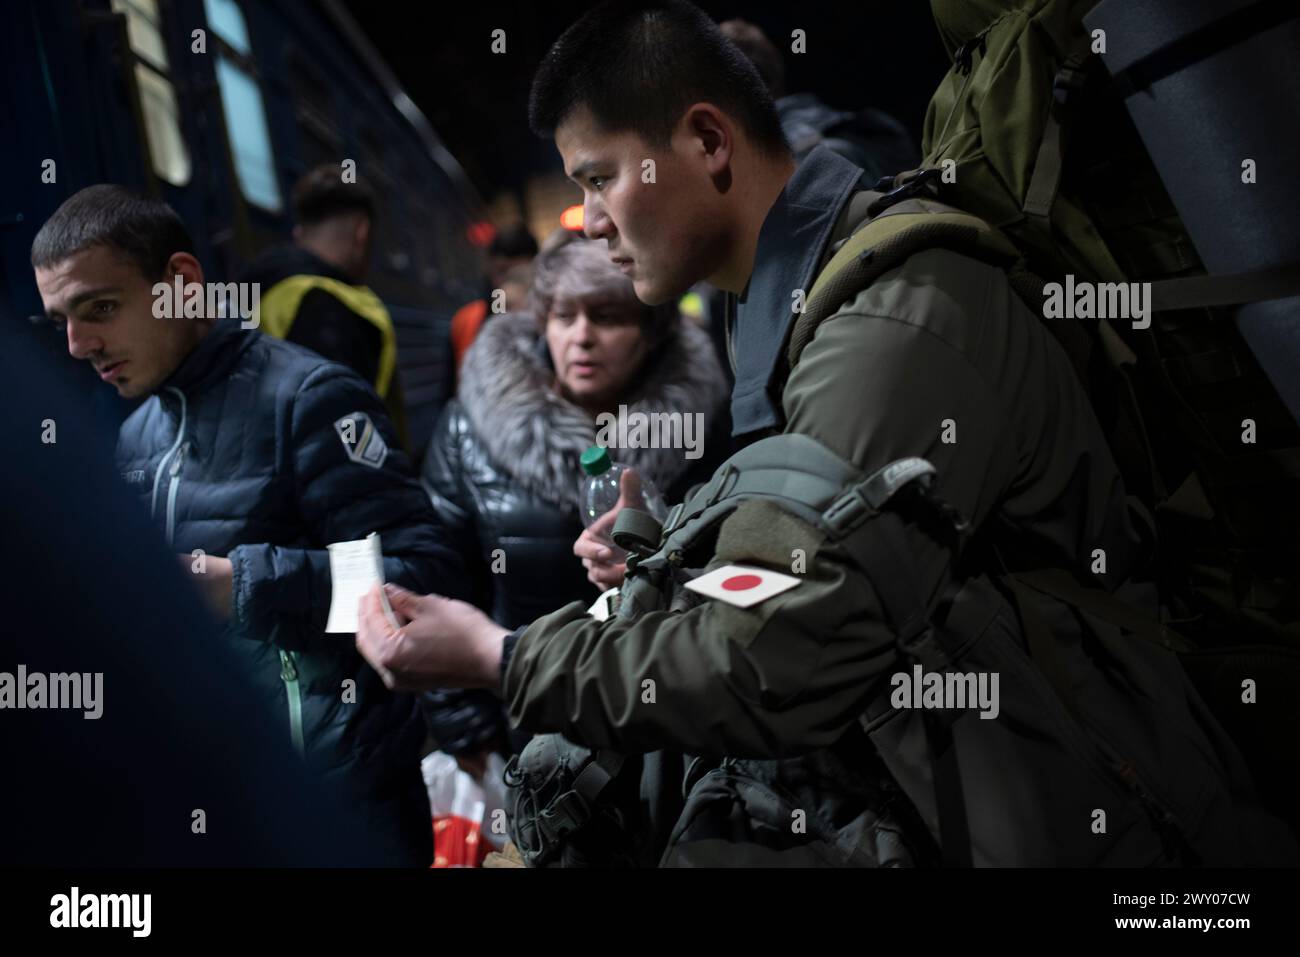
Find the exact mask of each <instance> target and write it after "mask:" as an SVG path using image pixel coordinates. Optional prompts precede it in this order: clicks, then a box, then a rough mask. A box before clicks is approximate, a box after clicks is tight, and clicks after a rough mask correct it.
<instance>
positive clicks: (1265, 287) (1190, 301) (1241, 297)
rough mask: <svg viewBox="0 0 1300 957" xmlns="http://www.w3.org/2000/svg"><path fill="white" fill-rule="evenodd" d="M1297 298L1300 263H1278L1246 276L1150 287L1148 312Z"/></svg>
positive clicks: (1188, 278) (1188, 279)
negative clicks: (1149, 310)
mask: <svg viewBox="0 0 1300 957" xmlns="http://www.w3.org/2000/svg"><path fill="white" fill-rule="evenodd" d="M1292 296H1300V263H1282V264H1281V265H1278V266H1270V267H1268V268H1267V269H1256V270H1252V271H1250V272H1235V273H1225V274H1220V275H1206V276H1183V277H1180V278H1178V279H1161V280H1158V281H1155V282H1152V283H1151V298H1150V303H1151V311H1152V312H1171V311H1173V310H1176V309H1202V308H1208V307H1213V306H1235V305H1238V304H1240V303H1247V302H1264V301H1267V300H1269V299H1290V298H1291V297H1292Z"/></svg>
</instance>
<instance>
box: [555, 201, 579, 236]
mask: <svg viewBox="0 0 1300 957" xmlns="http://www.w3.org/2000/svg"><path fill="white" fill-rule="evenodd" d="M560 225H561V226H563V227H564V228H565V229H571V230H573V231H574V232H575V233H580V232H582V206H581V205H579V206H570V207H569V208H568V209H566V210H565V211H564V212H562V213H560Z"/></svg>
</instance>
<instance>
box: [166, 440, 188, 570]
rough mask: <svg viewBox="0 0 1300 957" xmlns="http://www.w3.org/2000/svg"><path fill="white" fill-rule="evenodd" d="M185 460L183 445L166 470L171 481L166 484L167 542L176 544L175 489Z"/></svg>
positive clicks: (177, 486) (178, 485) (178, 486)
mask: <svg viewBox="0 0 1300 957" xmlns="http://www.w3.org/2000/svg"><path fill="white" fill-rule="evenodd" d="M184 461H185V446H183V445H182V446H181V447H180V448H179V449H177V450H176V456H175V457H174V458H173V459H172V467H171V468H170V469H168V470H167V472H168V474H169V475H170V477H171V481H170V482H169V484H168V486H167V544H168V545H172V546H174V545H175V544H176V542H175V538H176V491H177V490H178V489H179V488H180V487H181V463H182V462H184Z"/></svg>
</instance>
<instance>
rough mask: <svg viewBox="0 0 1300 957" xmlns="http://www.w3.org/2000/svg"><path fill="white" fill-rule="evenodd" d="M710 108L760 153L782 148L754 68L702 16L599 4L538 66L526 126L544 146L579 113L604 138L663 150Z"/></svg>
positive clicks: (656, 6) (672, 7)
mask: <svg viewBox="0 0 1300 957" xmlns="http://www.w3.org/2000/svg"><path fill="white" fill-rule="evenodd" d="M697 102H708V103H713V104H715V105H716V106H718V107H720V108H721V109H723V110H725V111H726V112H727V113H729V114H730V115H732V116H734V117H735V118H736V119H737V121H738V122H739V123H740V125H741V128H742V129H744V131H745V132H746V134H748V136H749V137H750V139H752V140H753V141H754V142H755V143H756V144H757V145H758V146H759V148H760V149H762V150H763V151H764V152H767V153H769V154H773V155H781V154H788V153H789V150H790V147H789V144H788V143H787V142H786V139H785V134H784V133H782V132H781V122H780V120H779V119H778V117H777V113H776V107H775V106H774V105H773V102H772V95H771V93H770V92H769V91H768V89H767V86H766V84H764V82H763V79H762V77H761V76H759V73H758V70H757V69H756V68H755V67H754V64H753V63H751V62H750V60H749V58H748V57H746V56H745V55H744V54H743V53H742V52H741V51H740V50H739V49H738V48H737V47H736V45H735V44H733V43H732V42H731V41H730V40H728V39H727V38H726V37H724V36H723V35H722V33H721V32H720V31H719V30H718V26H717V24H715V23H714V22H713V21H712V20H711V19H709V17H708V15H707V14H705V13H704V12H703V11H702V10H700V9H699V8H698V7H696V6H694V5H693V4H690V3H686V2H684V0H660V2H650V3H629V2H626V0H606V2H605V3H602V4H600V5H599V6H597V7H594V8H593V9H592V10H591V11H589V12H588V13H587V14H585V15H584V16H583V17H582V18H581V19H579V20H578V21H577V22H576V23H574V24H573V25H572V26H571V27H569V29H567V30H565V31H564V34H563V35H562V36H561V37H560V38H559V39H558V40H556V41H555V44H554V45H553V46H552V47H551V49H550V50H549V51H548V52H547V54H546V56H545V57H544V58H543V59H542V63H541V66H540V67H538V69H537V75H536V77H534V79H533V88H532V94H531V97H530V99H529V104H528V123H529V125H530V126H531V127H532V130H533V132H534V133H536V134H537V135H538V136H552V135H554V133H555V130H556V128H557V127H558V126H560V125H561V124H562V123H563V122H564V121H565V119H567V118H568V116H569V115H570V113H572V112H573V110H575V109H577V108H579V107H586V108H587V109H589V110H590V111H591V114H592V117H593V118H594V119H595V121H596V123H597V125H598V126H599V127H600V128H601V129H602V130H605V131H607V132H611V133H618V132H624V131H632V132H635V133H638V134H639V135H640V136H641V137H642V138H644V139H645V140H646V141H647V142H648V143H650V144H651V145H652V146H654V147H656V148H659V149H662V148H664V147H666V146H667V145H668V143H669V141H670V140H671V138H672V133H673V129H674V128H675V127H676V125H677V122H678V121H679V120H680V119H681V117H682V114H683V113H684V112H685V111H686V108H687V107H689V106H690V105H691V104H692V103H697Z"/></svg>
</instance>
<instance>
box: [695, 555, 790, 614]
mask: <svg viewBox="0 0 1300 957" xmlns="http://www.w3.org/2000/svg"><path fill="white" fill-rule="evenodd" d="M802 584H803V581H802V579H799V578H795V577H794V576H793V575H783V574H781V573H780V572H774V571H772V570H771V569H768V568H755V567H754V566H752V565H724V566H722V567H721V568H717V569H714V570H713V571H711V572H709V573H708V574H707V575H701V576H700V577H699V578H693V579H691V580H690V581H688V582H687V583H686V587H687V588H689V589H690V590H691V591H695V592H699V593H700V594H701V595H705V596H707V597H709V598H716V599H718V600H719V601H725V602H726V603H727V604H728V605H735V606H736V607H737V608H749V607H750V606H751V605H757V604H758V603H759V602H761V601H766V600H767V599H769V598H771V597H772V596H773V595H779V594H781V592H783V591H789V590H790V589H791V588H794V587H795V586H796V585H802Z"/></svg>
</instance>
